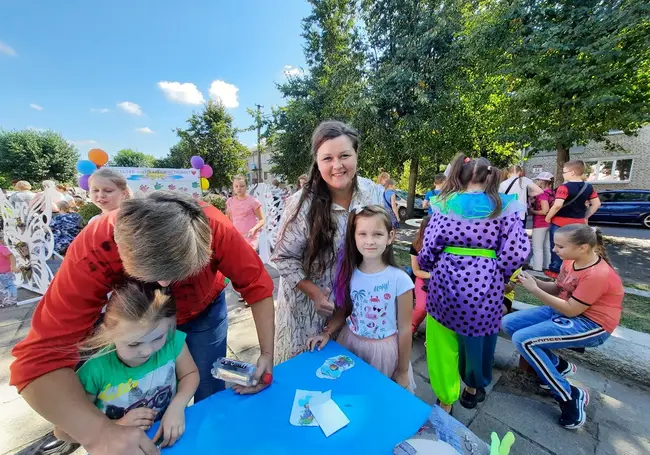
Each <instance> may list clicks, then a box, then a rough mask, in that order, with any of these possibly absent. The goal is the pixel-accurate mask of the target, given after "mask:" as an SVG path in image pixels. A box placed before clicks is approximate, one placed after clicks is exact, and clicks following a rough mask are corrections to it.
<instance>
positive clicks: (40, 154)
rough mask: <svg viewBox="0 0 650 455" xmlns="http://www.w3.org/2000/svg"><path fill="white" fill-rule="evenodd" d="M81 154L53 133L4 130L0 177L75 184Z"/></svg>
mask: <svg viewBox="0 0 650 455" xmlns="http://www.w3.org/2000/svg"><path fill="white" fill-rule="evenodd" d="M78 159H79V153H78V152H77V150H76V148H75V147H74V146H73V145H71V144H70V143H68V142H67V141H66V140H65V139H63V137H62V136H61V135H60V134H58V133H55V132H53V131H35V130H31V129H29V130H22V131H2V130H0V174H2V175H3V176H5V177H6V178H8V179H10V180H27V181H30V182H40V181H42V180H47V179H52V180H56V181H59V182H72V181H73V180H74V177H75V175H76V174H77V171H76V164H77V160H78Z"/></svg>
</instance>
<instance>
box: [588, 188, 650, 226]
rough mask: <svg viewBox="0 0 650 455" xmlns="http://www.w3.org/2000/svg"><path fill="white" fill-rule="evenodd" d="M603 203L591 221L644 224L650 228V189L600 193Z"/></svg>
mask: <svg viewBox="0 0 650 455" xmlns="http://www.w3.org/2000/svg"><path fill="white" fill-rule="evenodd" d="M598 196H599V197H600V201H601V202H602V205H601V206H600V208H599V209H598V210H597V211H596V213H594V214H593V215H592V216H591V218H589V221H597V222H607V223H634V224H639V223H640V224H642V225H643V226H644V227H646V228H648V229H650V190H611V191H601V192H599V193H598Z"/></svg>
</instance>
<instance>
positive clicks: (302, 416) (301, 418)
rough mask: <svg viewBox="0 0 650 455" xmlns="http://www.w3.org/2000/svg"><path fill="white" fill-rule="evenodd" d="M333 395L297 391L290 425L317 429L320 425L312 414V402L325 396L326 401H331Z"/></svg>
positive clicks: (329, 392) (329, 393)
mask: <svg viewBox="0 0 650 455" xmlns="http://www.w3.org/2000/svg"><path fill="white" fill-rule="evenodd" d="M331 394H332V392H331V391H328V392H314V391H311V390H300V389H296V394H295V396H294V397H293V407H292V408H291V416H290V417H289V423H290V424H291V425H294V426H297V427H317V426H318V423H317V422H316V420H315V419H314V415H313V414H312V412H311V404H310V403H311V400H313V399H314V398H315V397H321V396H323V395H324V396H326V398H325V400H329V398H330V396H331Z"/></svg>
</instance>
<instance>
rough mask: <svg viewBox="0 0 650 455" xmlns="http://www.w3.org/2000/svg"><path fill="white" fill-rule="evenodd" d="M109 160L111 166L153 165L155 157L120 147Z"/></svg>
mask: <svg viewBox="0 0 650 455" xmlns="http://www.w3.org/2000/svg"><path fill="white" fill-rule="evenodd" d="M111 161H112V164H113V166H119V167H153V166H154V164H155V163H156V158H155V157H153V156H151V155H146V154H144V153H142V152H136V151H135V150H132V149H122V150H120V151H119V152H117V154H116V155H115V156H114V157H113V159H112V160H111Z"/></svg>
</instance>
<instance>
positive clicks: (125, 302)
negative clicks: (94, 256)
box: [81, 281, 176, 352]
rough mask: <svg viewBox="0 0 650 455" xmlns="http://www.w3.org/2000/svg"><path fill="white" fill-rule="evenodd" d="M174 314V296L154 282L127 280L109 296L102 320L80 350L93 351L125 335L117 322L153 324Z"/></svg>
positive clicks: (146, 325)
mask: <svg viewBox="0 0 650 455" xmlns="http://www.w3.org/2000/svg"><path fill="white" fill-rule="evenodd" d="M175 315H176V301H175V300H174V297H173V296H171V295H168V294H166V293H164V292H163V291H162V290H161V289H159V288H158V287H157V285H153V284H146V283H141V282H137V281H129V282H127V284H126V285H124V286H122V287H120V288H118V289H116V290H115V291H114V292H113V293H112V294H111V297H110V298H109V299H108V304H107V305H106V313H104V320H103V321H102V323H101V324H100V326H99V328H98V330H97V332H96V333H95V334H94V335H93V336H91V337H90V338H88V339H87V340H85V341H84V343H83V346H81V351H82V352H95V351H97V350H99V349H102V348H105V347H108V346H111V345H113V344H114V341H113V340H114V339H115V338H119V337H121V336H124V335H127V334H126V333H122V332H120V329H119V328H118V326H119V323H120V322H124V321H126V322H131V323H137V324H141V325H142V326H143V327H152V326H155V325H156V324H158V323H159V322H160V321H161V320H163V319H165V318H169V317H172V316H175Z"/></svg>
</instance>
